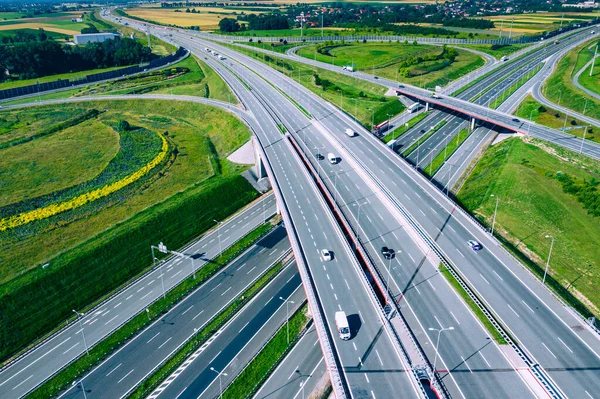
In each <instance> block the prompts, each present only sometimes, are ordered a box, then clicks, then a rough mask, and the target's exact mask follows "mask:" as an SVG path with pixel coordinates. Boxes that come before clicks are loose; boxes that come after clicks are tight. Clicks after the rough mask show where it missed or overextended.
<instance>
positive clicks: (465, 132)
mask: <svg viewBox="0 0 600 399" xmlns="http://www.w3.org/2000/svg"><path fill="white" fill-rule="evenodd" d="M470 135H471V132H470V131H469V129H461V130H460V132H458V135H457V136H456V140H454V139H453V140H450V142H448V143H447V144H446V146H445V147H444V148H443V149H442V151H440V153H439V154H437V155H436V157H435V158H433V161H431V163H430V164H429V165H427V166H426V167H425V169H424V170H423V172H424V173H425V174H426V175H427V176H430V177H431V176H433V175H435V173H436V172H437V171H438V170H439V169H440V168H441V167H442V165H443V164H444V162H446V160H447V159H448V158H450V157H451V156H452V154H454V152H455V151H456V150H457V149H458V148H459V147H460V146H461V145H462V143H463V142H464V141H465V140H466V139H467V138H468V137H469V136H470ZM428 170H429V171H428Z"/></svg>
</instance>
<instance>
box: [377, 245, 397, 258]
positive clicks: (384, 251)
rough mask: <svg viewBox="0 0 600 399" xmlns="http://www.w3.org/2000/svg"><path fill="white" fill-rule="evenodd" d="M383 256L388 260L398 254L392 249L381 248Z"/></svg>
mask: <svg viewBox="0 0 600 399" xmlns="http://www.w3.org/2000/svg"><path fill="white" fill-rule="evenodd" d="M381 254H382V255H383V257H384V258H386V259H392V258H393V257H394V255H395V254H396V251H394V250H393V249H392V248H388V247H381Z"/></svg>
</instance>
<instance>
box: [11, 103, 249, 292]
mask: <svg viewBox="0 0 600 399" xmlns="http://www.w3.org/2000/svg"><path fill="white" fill-rule="evenodd" d="M92 108H96V109H106V110H107V112H105V113H103V114H101V116H100V117H99V118H98V119H99V122H101V123H103V124H105V125H111V124H112V125H114V124H116V122H117V121H118V120H119V119H125V120H128V121H129V122H130V123H131V124H132V125H134V126H140V127H144V128H147V129H149V130H151V131H160V132H164V131H168V132H169V138H170V139H171V140H173V142H174V143H175V145H176V146H177V148H178V149H179V151H180V155H179V156H178V157H177V159H176V161H175V163H174V164H173V165H172V166H171V167H170V169H169V171H168V173H167V174H166V175H165V176H163V177H162V178H160V179H158V180H157V181H156V182H154V183H153V184H151V185H150V186H149V187H148V188H146V189H145V190H144V191H143V195H136V196H133V197H131V198H127V199H125V200H124V201H123V202H122V203H121V204H119V205H117V206H112V207H110V208H108V209H105V210H103V211H100V212H98V213H97V214H94V215H92V216H90V217H89V218H85V219H82V220H76V221H74V222H72V223H70V224H68V225H66V226H63V227H61V228H59V229H54V230H50V231H44V232H41V233H40V234H38V235H37V236H35V237H30V238H28V239H24V240H18V241H10V242H6V241H2V245H3V247H4V249H5V250H4V251H2V252H1V253H0V264H2V265H4V266H3V267H1V268H0V283H5V282H7V281H9V280H11V279H13V278H14V277H16V276H18V275H20V274H22V273H23V272H25V271H26V270H29V269H31V268H33V267H35V266H36V265H39V264H43V263H46V262H47V261H49V260H50V259H52V258H53V257H55V256H56V255H58V254H59V253H61V252H64V251H66V250H68V249H70V248H73V247H74V246H76V245H78V244H80V243H81V242H83V241H85V240H88V239H90V238H92V237H94V236H95V235H97V234H99V233H101V232H102V231H104V230H106V229H108V228H110V227H111V226H113V225H115V224H117V223H122V222H123V221H125V220H127V219H129V218H131V217H132V216H133V215H135V214H136V213H138V212H141V211H143V210H144V209H148V208H149V207H151V206H153V205H154V204H156V203H158V202H161V201H164V200H166V199H168V198H169V197H171V196H172V195H174V194H176V193H178V192H181V191H184V190H186V189H188V188H190V187H193V186H196V185H198V184H199V183H201V182H202V181H204V180H206V179H207V178H209V177H210V176H213V174H214V173H215V172H216V173H218V172H219V170H218V169H219V168H220V169H221V174H224V175H230V174H232V173H234V174H236V173H239V171H241V170H242V168H240V167H239V166H237V165H234V164H232V163H230V162H229V161H227V159H226V156H227V155H229V154H230V153H231V152H233V151H234V150H235V149H237V148H238V147H240V146H241V145H242V144H243V143H244V142H246V141H247V140H248V138H249V132H248V130H247V128H246V126H245V125H244V124H243V123H242V122H240V121H239V120H237V119H236V118H234V117H232V116H230V115H229V114H228V113H226V112H224V111H221V110H219V109H216V108H212V107H208V106H204V105H202V104H194V103H185V102H177V101H151V100H146V101H135V100H131V101H114V102H112V101H101V102H97V103H93V102H90V103H82V104H64V105H58V106H50V107H43V108H42V109H46V110H49V111H51V110H56V111H57V113H58V114H60V113H62V112H64V111H65V110H74V112H75V111H77V112H81V110H85V109H92ZM20 112H21V115H22V118H24V119H26V118H29V116H28V114H29V113H38V112H39V111H38V110H37V109H35V108H34V109H26V110H21V111H20ZM0 115H2V113H0ZM38 115H39V114H38ZM56 122H57V121H56V120H55V119H53V118H52V112H49V115H47V117H46V119H44V120H42V122H41V123H42V124H44V123H45V124H46V125H50V124H53V123H56ZM223 126H227V129H223ZM90 127H94V124H92V125H91V126H90ZM85 133H89V131H85V132H84V134H85ZM50 137H52V136H50ZM35 143H36V141H33V142H32V144H34V145H35ZM41 143H42V142H40V143H38V144H41ZM2 151H6V150H2ZM77 151H79V149H78V147H76V146H74V147H71V148H70V149H69V148H65V149H64V151H63V153H62V156H63V157H70V156H72V153H74V152H77ZM0 152H1V151H0ZM111 153H112V150H111ZM57 156H58V154H57ZM71 166H72V167H73V168H74V170H69V171H64V173H65V174H67V173H68V175H69V176H71V175H73V174H75V173H77V171H79V167H77V165H76V164H71ZM215 169H217V170H215ZM213 171H214V172H213ZM56 184H61V183H58V182H57V183H56Z"/></svg>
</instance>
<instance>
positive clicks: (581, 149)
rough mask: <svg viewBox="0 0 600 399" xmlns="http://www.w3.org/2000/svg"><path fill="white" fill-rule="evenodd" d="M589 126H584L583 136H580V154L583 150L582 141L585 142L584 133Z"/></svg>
mask: <svg viewBox="0 0 600 399" xmlns="http://www.w3.org/2000/svg"><path fill="white" fill-rule="evenodd" d="M588 127H589V126H586V127H585V130H584V131H583V137H582V138H581V147H579V154H581V153H582V152H583V143H584V142H585V134H586V133H587V130H588Z"/></svg>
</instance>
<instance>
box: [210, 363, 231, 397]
mask: <svg viewBox="0 0 600 399" xmlns="http://www.w3.org/2000/svg"><path fill="white" fill-rule="evenodd" d="M210 370H211V371H214V372H215V373H217V375H218V376H219V398H221V399H223V383H222V382H221V376H222V375H224V376H225V377H227V373H224V372H222V371H217V370H215V368H214V367H211V368H210Z"/></svg>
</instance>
